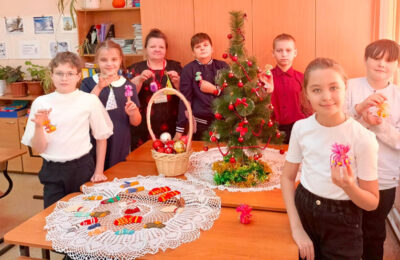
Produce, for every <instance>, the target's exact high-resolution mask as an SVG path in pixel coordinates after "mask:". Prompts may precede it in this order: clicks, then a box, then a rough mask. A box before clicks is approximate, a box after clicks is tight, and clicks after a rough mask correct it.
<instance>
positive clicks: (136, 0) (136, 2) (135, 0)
mask: <svg viewBox="0 0 400 260" xmlns="http://www.w3.org/2000/svg"><path fill="white" fill-rule="evenodd" d="M132 6H133V7H140V0H133V1H132Z"/></svg>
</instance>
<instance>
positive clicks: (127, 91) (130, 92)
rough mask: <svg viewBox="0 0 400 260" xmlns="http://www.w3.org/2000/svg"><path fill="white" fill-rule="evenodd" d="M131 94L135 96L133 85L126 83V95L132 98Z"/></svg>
mask: <svg viewBox="0 0 400 260" xmlns="http://www.w3.org/2000/svg"><path fill="white" fill-rule="evenodd" d="M131 96H133V91H132V86H131V85H126V86H125V97H127V98H130V97H131Z"/></svg>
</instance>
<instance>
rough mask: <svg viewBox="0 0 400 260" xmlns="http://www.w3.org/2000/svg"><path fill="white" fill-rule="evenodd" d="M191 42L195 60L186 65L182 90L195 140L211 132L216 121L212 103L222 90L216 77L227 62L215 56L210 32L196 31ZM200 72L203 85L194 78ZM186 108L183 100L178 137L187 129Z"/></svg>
mask: <svg viewBox="0 0 400 260" xmlns="http://www.w3.org/2000/svg"><path fill="white" fill-rule="evenodd" d="M190 45H191V47H192V51H193V55H194V56H195V60H194V61H192V62H190V63H189V64H187V65H186V66H185V67H184V68H183V70H182V75H181V82H180V88H179V90H180V91H181V92H182V94H183V95H184V96H185V97H186V99H187V100H188V101H189V103H190V104H191V105H192V111H193V116H194V120H195V122H196V125H197V127H196V128H197V131H196V133H195V134H194V135H193V140H201V138H202V136H203V132H204V131H208V128H209V127H210V125H211V123H212V121H213V120H214V114H213V112H212V109H211V103H212V101H213V100H214V98H215V97H216V96H217V95H219V94H220V93H221V91H220V89H219V88H218V87H217V86H215V85H214V84H215V76H216V75H217V72H218V70H220V69H223V68H226V67H228V64H226V63H225V62H224V61H220V60H215V59H213V58H212V53H213V48H212V42H211V38H210V36H208V34H206V33H197V34H195V35H193V37H192V39H191V42H190ZM197 72H201V77H202V80H201V85H200V86H199V82H198V81H196V79H195V78H196V73H197ZM215 94H217V95H215ZM185 111H186V107H185V105H184V104H183V102H180V103H179V114H178V121H177V125H176V134H175V137H174V139H175V140H176V139H179V138H180V137H181V136H182V133H183V132H184V130H185V125H186V123H187V117H186V116H187V115H185Z"/></svg>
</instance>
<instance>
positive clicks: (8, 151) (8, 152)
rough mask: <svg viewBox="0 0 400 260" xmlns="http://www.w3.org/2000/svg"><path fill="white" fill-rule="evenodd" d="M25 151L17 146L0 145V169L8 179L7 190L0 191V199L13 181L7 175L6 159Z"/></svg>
mask: <svg viewBox="0 0 400 260" xmlns="http://www.w3.org/2000/svg"><path fill="white" fill-rule="evenodd" d="M25 153H26V151H24V150H21V149H18V148H5V147H0V171H2V172H3V174H4V177H5V178H6V179H7V181H8V188H7V190H6V191H5V192H4V193H3V192H1V191H0V199H1V198H3V197H5V196H7V195H8V194H9V193H10V192H11V190H12V188H13V182H12V179H11V178H10V176H9V175H8V171H7V168H8V161H9V160H11V159H14V158H16V157H18V156H21V155H23V154H25Z"/></svg>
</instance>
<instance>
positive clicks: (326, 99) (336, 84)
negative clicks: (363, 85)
mask: <svg viewBox="0 0 400 260" xmlns="http://www.w3.org/2000/svg"><path fill="white" fill-rule="evenodd" d="M305 90H306V96H307V99H308V100H309V101H310V103H311V106H312V108H313V109H314V111H315V113H316V115H317V118H319V119H323V120H324V121H326V122H328V123H333V124H334V122H337V120H338V121H340V120H341V119H342V118H343V116H344V112H343V106H344V100H345V90H346V85H345V82H344V80H343V78H342V76H341V75H340V74H339V73H338V72H337V71H335V70H334V69H332V68H324V69H315V70H313V71H311V72H310V75H309V79H308V83H307V86H306V89H305Z"/></svg>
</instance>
